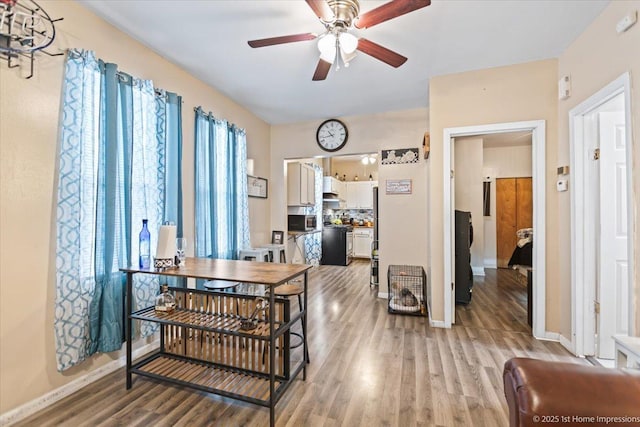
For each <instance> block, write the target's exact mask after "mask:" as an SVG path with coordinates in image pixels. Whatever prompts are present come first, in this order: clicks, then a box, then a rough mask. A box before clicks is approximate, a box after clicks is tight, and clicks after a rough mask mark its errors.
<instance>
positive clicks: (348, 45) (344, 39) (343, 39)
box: [338, 32, 358, 55]
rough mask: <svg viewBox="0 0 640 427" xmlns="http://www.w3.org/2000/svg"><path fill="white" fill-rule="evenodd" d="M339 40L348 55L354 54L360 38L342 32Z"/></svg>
mask: <svg viewBox="0 0 640 427" xmlns="http://www.w3.org/2000/svg"><path fill="white" fill-rule="evenodd" d="M338 40H340V48H341V49H342V50H343V51H344V53H345V54H347V55H349V54H352V53H353V52H355V51H356V49H357V48H358V39H357V38H356V36H354V35H353V34H350V33H347V32H342V33H340V35H339V36H338Z"/></svg>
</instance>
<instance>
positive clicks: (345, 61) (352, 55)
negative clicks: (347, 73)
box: [340, 49, 357, 67]
mask: <svg viewBox="0 0 640 427" xmlns="http://www.w3.org/2000/svg"><path fill="white" fill-rule="evenodd" d="M356 56H357V55H356V52H355V51H353V52H351V53H346V52H345V51H344V49H340V58H341V59H342V63H343V64H344V66H345V67H348V66H349V62H351V60H352V59H353V58H355V57H356Z"/></svg>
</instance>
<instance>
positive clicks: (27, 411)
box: [0, 340, 160, 426]
mask: <svg viewBox="0 0 640 427" xmlns="http://www.w3.org/2000/svg"><path fill="white" fill-rule="evenodd" d="M159 345H160V341H159V340H155V341H153V342H151V343H149V344H146V345H144V346H142V347H140V348H137V349H135V350H134V351H133V352H132V356H133V359H134V360H135V359H137V358H138V357H140V356H143V355H145V354H147V353H149V352H151V351H153V350H155V349H156V348H158V346H159ZM126 364H127V356H126V355H123V356H122V357H120V358H118V359H116V360H113V361H111V362H109V363H107V364H105V365H104V366H101V367H99V368H98V369H95V370H93V371H91V372H88V373H86V374H85V375H83V376H81V377H79V378H77V379H75V380H73V381H71V382H69V383H67V384H65V385H63V386H62V387H58V388H57V389H55V390H51V391H50V392H48V393H46V394H44V395H42V396H40V397H37V398H35V399H33V400H31V401H29V402H27V403H25V404H24V405H21V406H18V407H17V408H15V409H12V410H10V411H7V412H5V413H4V414H1V415H0V426H10V425H12V424H15V423H17V422H18V421H22V420H23V419H25V418H27V417H29V416H30V415H33V414H35V413H36V412H38V411H40V410H42V409H44V408H46V407H47V406H49V405H53V404H54V403H56V402H57V401H59V400H61V399H64V398H65V397H67V396H69V395H70V394H72V393H75V392H76V391H78V390H80V389H81V388H83V387H85V386H87V385H88V384H91V383H93V382H95V381H98V380H99V379H100V378H102V377H104V376H106V375H108V374H110V373H112V372H114V371H116V370H118V369H120V368H121V367H123V366H125V365H126Z"/></svg>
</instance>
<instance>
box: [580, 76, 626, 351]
mask: <svg viewBox="0 0 640 427" xmlns="http://www.w3.org/2000/svg"><path fill="white" fill-rule="evenodd" d="M629 99H630V84H629V74H628V73H627V74H624V75H622V76H621V77H619V78H618V79H616V80H615V81H613V82H612V83H610V84H609V85H607V86H606V87H605V88H603V89H602V90H600V91H599V92H597V93H596V94H594V95H593V96H591V97H590V98H589V99H587V100H586V101H584V102H583V103H581V104H580V105H578V106H577V107H575V108H574V109H573V110H571V111H570V112H569V118H570V126H571V166H570V170H572V171H573V174H574V176H575V184H574V187H575V190H574V191H573V192H572V197H571V224H572V227H571V228H572V229H571V235H572V239H571V240H572V241H571V246H572V250H571V253H572V259H571V266H572V347H573V349H571V350H572V351H574V353H575V354H576V355H580V356H595V357H598V358H602V359H613V357H614V342H613V338H612V336H613V335H615V334H629V333H630V332H631V331H632V322H633V319H632V316H631V314H630V313H632V311H631V304H632V302H631V298H630V295H631V293H630V292H631V288H632V284H633V277H634V271H633V262H630V260H633V251H634V247H633V239H632V238H629V237H631V235H630V234H631V232H632V230H633V212H632V209H633V192H632V181H631V159H632V157H631V156H632V148H631V131H630V118H631V114H630V112H631V109H630V103H629Z"/></svg>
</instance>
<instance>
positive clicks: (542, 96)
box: [429, 59, 569, 331]
mask: <svg viewBox="0 0 640 427" xmlns="http://www.w3.org/2000/svg"><path fill="white" fill-rule="evenodd" d="M556 82H557V61H556V60H553V59H552V60H545V61H537V62H529V63H525V64H519V65H512V66H508V67H499V68H491V69H486V70H479V71H470V72H466V73H460V74H453V75H447V76H441V77H434V78H433V79H431V82H430V86H429V93H430V96H429V105H430V110H429V112H430V119H431V123H430V128H431V157H430V159H429V169H430V173H429V192H430V194H431V196H430V197H429V201H430V205H429V212H430V215H431V223H430V226H429V238H430V253H431V259H430V260H431V276H432V284H431V286H432V292H431V297H432V306H433V316H434V318H436V319H439V320H443V319H444V292H443V291H444V284H443V279H444V270H443V256H442V254H443V249H444V242H443V231H442V227H443V221H444V219H443V209H444V208H443V202H444V198H443V186H444V184H443V181H442V180H443V158H444V157H443V149H442V146H443V141H442V135H443V131H444V129H445V128H448V127H459V126H472V125H484V124H491V123H505V122H516V121H525V120H546V147H547V152H546V164H547V167H546V170H547V174H546V180H547V184H546V185H547V188H546V203H547V209H546V224H547V230H546V232H547V246H546V262H547V277H546V291H547V294H546V305H547V316H546V324H547V330H549V331H559V329H560V315H561V312H562V311H566V310H567V306H561V305H560V304H559V301H558V298H559V296H560V287H562V286H569V283H566V284H562V283H559V281H558V277H559V274H558V269H559V264H560V263H566V260H559V258H558V251H557V249H556V248H557V246H558V244H559V242H558V213H557V196H556V192H555V168H556V166H557V161H556V152H557V136H558V133H557V120H558V113H557V89H556Z"/></svg>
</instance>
